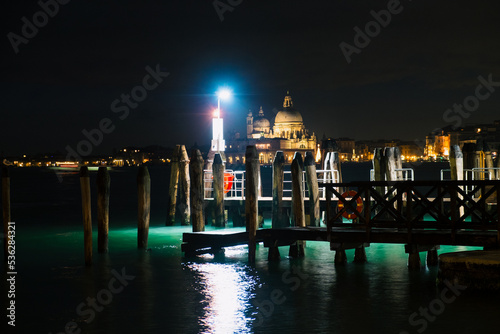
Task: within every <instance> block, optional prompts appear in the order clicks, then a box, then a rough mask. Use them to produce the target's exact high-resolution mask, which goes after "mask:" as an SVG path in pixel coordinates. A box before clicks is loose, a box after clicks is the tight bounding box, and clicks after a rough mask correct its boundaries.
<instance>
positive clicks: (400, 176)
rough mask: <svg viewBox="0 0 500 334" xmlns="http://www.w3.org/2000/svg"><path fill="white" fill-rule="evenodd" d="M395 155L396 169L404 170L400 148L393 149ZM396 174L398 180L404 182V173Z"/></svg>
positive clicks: (399, 171) (398, 172) (397, 172)
mask: <svg viewBox="0 0 500 334" xmlns="http://www.w3.org/2000/svg"><path fill="white" fill-rule="evenodd" d="M392 151H393V155H394V165H395V167H396V169H402V168H403V159H402V158H401V151H400V150H399V147H397V146H396V147H393V148H392ZM395 172H396V180H403V171H401V170H398V171H395Z"/></svg>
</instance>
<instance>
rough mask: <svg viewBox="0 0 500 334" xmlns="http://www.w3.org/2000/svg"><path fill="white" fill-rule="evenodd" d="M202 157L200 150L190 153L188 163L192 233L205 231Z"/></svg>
mask: <svg viewBox="0 0 500 334" xmlns="http://www.w3.org/2000/svg"><path fill="white" fill-rule="evenodd" d="M203 164H204V161H203V157H202V155H201V152H200V150H193V151H192V152H191V162H190V163H189V176H190V178H191V192H190V196H191V198H190V200H191V221H192V224H193V232H203V231H205V219H204V217H203V200H204V197H205V196H204V192H205V188H204V185H203Z"/></svg>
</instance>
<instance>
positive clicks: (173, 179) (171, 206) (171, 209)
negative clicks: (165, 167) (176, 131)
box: [165, 145, 181, 226]
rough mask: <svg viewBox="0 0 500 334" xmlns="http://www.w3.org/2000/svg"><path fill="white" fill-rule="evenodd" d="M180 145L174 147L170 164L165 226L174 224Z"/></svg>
mask: <svg viewBox="0 0 500 334" xmlns="http://www.w3.org/2000/svg"><path fill="white" fill-rule="evenodd" d="M180 152H181V145H176V146H175V149H174V153H173V156H172V160H171V163H170V185H169V188H168V217H167V221H166V223H165V225H166V226H171V225H174V224H175V209H176V206H177V189H178V187H179V156H180Z"/></svg>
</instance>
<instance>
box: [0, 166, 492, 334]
mask: <svg viewBox="0 0 500 334" xmlns="http://www.w3.org/2000/svg"><path fill="white" fill-rule="evenodd" d="M440 168H446V165H439V164H423V165H419V166H417V167H416V177H417V179H425V178H426V179H429V178H433V179H437V178H438V177H439V169H440ZM369 169H370V165H369V164H344V165H343V173H344V179H345V180H347V181H349V180H355V179H358V180H367V179H368V171H369ZM136 172H137V169H134V168H130V169H116V170H113V171H111V204H110V212H111V213H110V236H109V249H110V252H109V254H107V255H100V254H97V250H96V246H95V247H94V265H93V266H92V267H91V268H85V266H83V231H82V230H83V229H82V219H81V209H80V200H81V199H80V189H79V178H78V174H76V173H66V174H64V175H63V182H61V183H59V182H58V178H57V177H56V174H55V173H54V171H53V170H49V169H14V170H12V172H11V189H12V217H13V220H14V221H15V222H16V264H17V272H18V274H17V278H16V297H15V300H16V331H15V332H17V333H31V332H36V333H59V332H65V326H66V325H67V324H69V327H68V328H67V332H68V333H72V332H73V333H79V332H80V331H81V333H396V334H397V333H404V332H408V333H423V332H425V333H472V332H474V333H498V321H497V317H498V314H499V312H500V299H499V297H500V296H499V295H492V294H481V293H476V292H472V291H467V290H465V291H463V292H462V291H461V290H460V289H458V290H457V294H459V295H458V296H456V295H455V294H454V292H453V291H451V290H448V291H445V292H444V295H443V290H442V289H441V288H438V287H436V284H435V281H436V270H437V269H436V268H427V267H423V268H422V270H421V271H420V272H409V271H408V270H407V268H406V261H407V256H406V254H405V253H404V247H403V245H389V244H380V245H377V244H374V245H372V246H371V247H369V248H367V257H368V261H369V262H368V263H366V264H354V263H352V262H351V261H352V259H353V256H354V254H353V251H347V255H348V258H349V263H348V264H347V265H346V266H344V267H336V266H335V265H334V264H333V257H334V253H333V252H331V251H329V245H328V244H327V243H321V242H308V243H307V248H306V257H305V258H303V259H297V260H293V259H289V258H288V257H286V255H287V248H285V247H282V248H280V251H281V261H280V262H279V263H268V262H267V251H266V249H265V248H264V247H262V246H261V247H259V248H258V250H257V261H256V263H255V265H253V266H250V265H248V264H247V253H246V247H236V248H232V249H228V250H227V251H226V254H225V256H224V257H223V258H214V257H213V256H204V257H199V258H195V259H185V258H184V257H183V254H182V252H181V250H180V244H181V239H182V233H183V232H187V231H190V228H189V227H180V226H174V227H165V226H164V222H165V218H166V215H167V211H166V200H167V193H168V175H169V170H168V168H164V167H153V168H151V169H150V173H151V178H152V212H151V229H150V237H149V247H150V248H151V250H150V251H149V252H139V251H137V249H136V236H137V234H136V233H137V230H136V224H137V223H136V215H137V211H136V186H135V182H136V181H135V176H136ZM265 174H266V172H265V171H263V175H265ZM95 176H96V173H93V174H92V180H91V182H93V183H92V185H93V188H94V189H93V190H94V191H95ZM95 198H96V196H95V193H93V200H94V201H95ZM93 216H94V218H95V216H96V208H95V207H94V208H93ZM266 223H267V224H269V222H266ZM209 229H210V228H209ZM96 243H97V226H96V219H94V245H96ZM465 249H474V248H465V247H442V248H441V250H440V253H442V252H449V251H458V250H465ZM423 255H424V254H423V253H422V263H423V264H425V259H424V257H423ZM2 275H3V278H2V280H1V283H0V289H1V291H2V295H3V297H2V298H1V300H2V308H3V310H6V308H7V298H6V297H5V296H6V295H7V284H6V279H7V276H6V274H5V271H3V274H2ZM443 296H444V298H446V300H447V301H448V302H449V303H445V302H443V301H442V300H443ZM450 300H452V301H450ZM425 309H430V311H428V312H430V313H420V312H424V311H425ZM4 312H5V311H4ZM415 312H416V313H415ZM433 312H434V313H433ZM2 318H3V320H2V327H3V328H8V327H7V325H6V322H7V321H6V317H5V315H4V316H3V317H2ZM2 333H4V331H2Z"/></svg>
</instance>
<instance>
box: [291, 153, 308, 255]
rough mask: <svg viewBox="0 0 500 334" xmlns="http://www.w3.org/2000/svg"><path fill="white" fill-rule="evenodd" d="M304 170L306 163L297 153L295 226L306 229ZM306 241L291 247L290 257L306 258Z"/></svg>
mask: <svg viewBox="0 0 500 334" xmlns="http://www.w3.org/2000/svg"><path fill="white" fill-rule="evenodd" d="M303 170H304V163H303V161H302V154H300V152H295V155H294V157H293V160H292V212H293V221H294V226H296V227H305V226H306V217H305V212H304V211H305V210H304V192H303V185H302V171H303ZM304 244H305V241H303V240H297V241H296V242H295V243H294V244H292V245H290V251H289V256H291V257H302V256H304Z"/></svg>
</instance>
